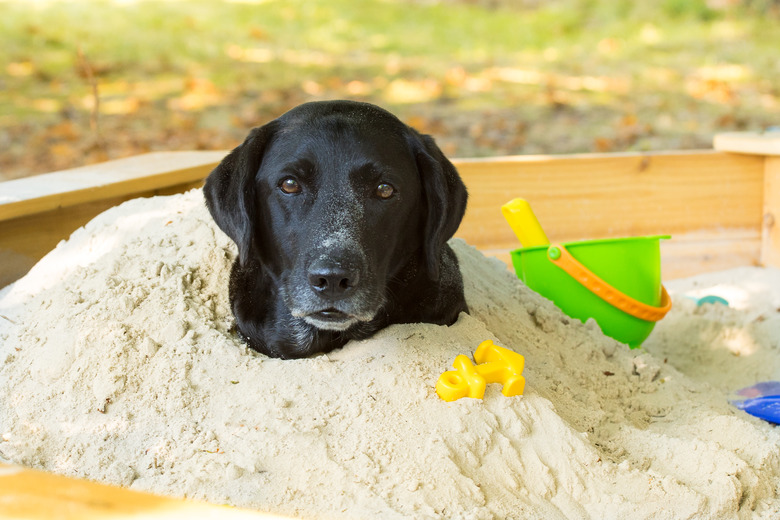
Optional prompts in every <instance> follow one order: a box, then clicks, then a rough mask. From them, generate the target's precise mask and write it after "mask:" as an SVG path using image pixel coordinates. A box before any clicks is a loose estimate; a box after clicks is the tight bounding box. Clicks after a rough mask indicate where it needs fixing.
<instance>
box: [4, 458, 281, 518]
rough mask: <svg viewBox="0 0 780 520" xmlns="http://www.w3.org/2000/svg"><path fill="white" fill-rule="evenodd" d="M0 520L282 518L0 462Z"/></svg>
mask: <svg viewBox="0 0 780 520" xmlns="http://www.w3.org/2000/svg"><path fill="white" fill-rule="evenodd" d="M0 518H3V519H18V520H52V519H57V520H107V519H109V518H123V519H133V518H137V519H139V520H140V519H142V518H143V519H144V520H174V519H177V520H181V519H213V520H220V519H223V518H224V519H226V520H251V519H255V520H260V519H267V520H270V519H280V518H282V517H280V516H277V515H271V514H266V513H260V512H254V511H247V510H242V509H236V508H233V507H227V506H217V505H211V504H206V503H203V502H194V501H187V500H179V499H175V498H167V497H161V496H156V495H151V494H149V493H141V492H137V491H131V490H129V489H123V488H119V487H114V486H107V485H105V484H98V483H95V482H89V481H86V480H78V479H72V478H67V477H63V476H60V475H54V474H51V473H45V472H43V471H35V470H30V469H26V468H22V467H19V466H9V465H4V464H0Z"/></svg>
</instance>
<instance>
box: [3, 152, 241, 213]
mask: <svg viewBox="0 0 780 520" xmlns="http://www.w3.org/2000/svg"><path fill="white" fill-rule="evenodd" d="M226 153H227V152H220V151H216V152H211V151H193V152H157V153H148V154H144V155H138V156H135V157H128V158H126V159H118V160H115V161H108V162H104V163H100V164H93V165H90V166H84V167H82V168H74V169H72V170H64V171H61V172H54V173H47V174H43V175H35V176H32V177H26V178H22V179H15V180H11V181H6V182H3V183H0V221H3V220H8V219H11V218H16V217H20V216H25V215H32V214H35V213H41V212H44V211H51V210H54V209H57V208H64V207H70V206H76V205H79V204H85V203H89V202H95V201H99V200H104V199H109V198H114V197H127V196H129V195H132V194H137V193H143V192H148V191H153V190H157V189H161V188H168V187H170V186H176V185H182V184H188V183H192V182H196V181H201V180H202V179H203V178H205V177H206V175H208V173H209V172H210V171H211V170H212V168H213V167H214V166H215V165H216V164H217V163H219V161H220V160H222V158H223V157H224V156H225V154H226Z"/></svg>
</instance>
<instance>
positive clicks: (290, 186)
mask: <svg viewBox="0 0 780 520" xmlns="http://www.w3.org/2000/svg"><path fill="white" fill-rule="evenodd" d="M279 189H280V190H282V191H283V192H284V193H287V194H288V195H295V194H296V193H300V192H301V184H300V183H299V182H298V181H296V180H295V179H293V178H292V177H285V178H284V179H282V182H280V183H279Z"/></svg>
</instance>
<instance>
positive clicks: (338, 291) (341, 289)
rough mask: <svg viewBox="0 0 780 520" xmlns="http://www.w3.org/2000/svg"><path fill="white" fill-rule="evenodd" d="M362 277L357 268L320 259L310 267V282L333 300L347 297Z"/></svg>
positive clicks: (320, 292) (323, 294)
mask: <svg viewBox="0 0 780 520" xmlns="http://www.w3.org/2000/svg"><path fill="white" fill-rule="evenodd" d="M359 279H360V275H359V274H358V272H357V270H356V269H350V268H348V267H345V266H341V265H337V264H335V263H331V262H328V261H324V260H318V261H317V262H315V263H314V264H312V265H311V267H310V268H309V284H310V285H311V287H312V289H314V291H315V292H316V293H318V294H320V295H322V296H324V297H326V298H329V299H331V300H338V299H339V298H343V297H345V296H346V295H347V294H348V293H349V292H350V291H351V290H352V288H353V287H355V286H356V285H357V283H358V281H359Z"/></svg>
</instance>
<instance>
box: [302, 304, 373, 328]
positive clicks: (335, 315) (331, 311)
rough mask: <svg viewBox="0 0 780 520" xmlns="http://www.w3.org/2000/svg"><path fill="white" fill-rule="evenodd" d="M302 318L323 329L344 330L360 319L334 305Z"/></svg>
mask: <svg viewBox="0 0 780 520" xmlns="http://www.w3.org/2000/svg"><path fill="white" fill-rule="evenodd" d="M303 319H304V321H305V322H306V323H308V324H310V325H313V326H315V327H317V328H318V329H325V330H346V329H348V328H350V327H351V326H352V325H354V324H355V323H357V322H358V321H360V320H359V319H358V318H357V317H356V316H352V315H351V314H347V313H346V312H343V311H340V310H338V309H336V308H334V307H329V308H327V309H324V310H321V311H317V312H313V313H311V314H307V315H306V316H304V317H303Z"/></svg>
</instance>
